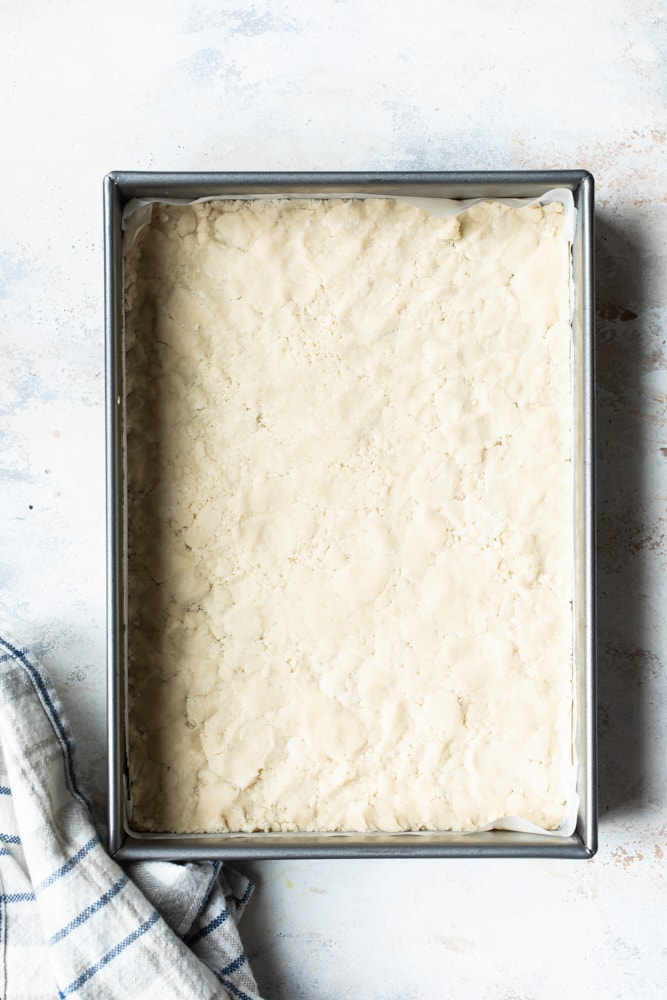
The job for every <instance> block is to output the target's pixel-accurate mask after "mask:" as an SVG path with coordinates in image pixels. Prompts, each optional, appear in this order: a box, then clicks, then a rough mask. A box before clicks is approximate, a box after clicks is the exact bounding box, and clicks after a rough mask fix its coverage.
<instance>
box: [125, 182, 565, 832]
mask: <svg viewBox="0 0 667 1000" xmlns="http://www.w3.org/2000/svg"><path fill="white" fill-rule="evenodd" d="M569 266H570V265H569V246H568V242H567V238H566V236H565V233H564V214H563V210H562V206H561V205H559V204H550V205H545V206H541V205H532V206H529V207H523V208H520V209H518V208H513V207H507V206H504V205H501V204H499V203H480V204H477V205H475V206H473V207H471V208H469V209H468V210H466V211H465V212H463V213H462V214H460V215H458V216H457V217H456V218H452V219H445V218H440V217H438V216H435V215H432V214H429V213H427V212H424V211H422V210H421V209H418V208H416V207H413V206H411V205H408V204H403V203H400V202H396V201H393V200H389V199H367V200H362V199H359V200H354V199H352V200H341V199H332V200H287V199H276V200H271V199H269V200H250V201H227V202H217V203H210V202H209V203H203V204H198V205H193V206H166V205H156V206H154V207H153V214H152V221H151V223H150V225H148V226H146V227H145V228H144V229H143V230H142V231H141V232H140V233H139V235H138V237H137V239H136V240H135V243H134V246H133V248H132V250H131V252H130V253H129V255H128V260H127V268H126V274H127V276H126V345H127V354H126V364H127V394H126V411H127V464H128V482H129V497H128V523H129V629H128V641H129V662H130V666H129V714H130V727H129V732H130V777H131V789H132V801H133V820H132V822H133V825H134V826H135V827H137V828H139V829H145V830H157V831H177V832H190V831H210V832H213V831H226V830H235V831H255V830H267V831H268V830H290V831H291V830H294V831H295V830H303V831H334V830H349V831H365V830H385V831H396V830H417V829H439V830H448V829H455V830H470V829H475V828H480V827H483V826H485V825H486V824H489V823H492V822H493V821H495V820H498V819H499V818H501V817H504V816H519V817H522V818H524V819H526V820H529V821H532V822H533V823H536V824H538V825H539V826H542V827H545V828H555V827H557V826H558V825H559V823H560V822H561V819H562V816H563V812H564V804H565V795H566V791H565V779H566V775H567V773H568V769H569V766H570V764H571V753H572V751H571V724H572V678H571V673H572V670H571V664H572V610H571V601H572V553H573V524H572V492H573V490H572V467H571V411H572V404H571V387H570V339H571V329H570V324H569V303H570V297H569Z"/></svg>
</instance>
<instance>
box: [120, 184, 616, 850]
mask: <svg viewBox="0 0 667 1000" xmlns="http://www.w3.org/2000/svg"><path fill="white" fill-rule="evenodd" d="M556 187H558V188H566V189H568V190H570V191H571V192H572V194H573V197H574V203H575V208H576V219H577V221H576V232H575V240H574V245H573V273H574V286H575V312H574V366H573V368H574V395H575V401H574V405H575V455H574V462H575V498H574V502H575V516H576V526H577V532H576V535H577V538H576V549H577V550H576V554H575V557H576V570H575V621H574V630H575V641H574V663H575V668H574V669H575V685H574V690H575V733H574V744H575V753H576V758H577V769H578V775H577V792H578V797H579V806H578V814H577V821H576V827H575V830H574V832H573V833H572V835H570V836H559V835H557V834H556V835H540V834H528V833H516V832H509V831H501V830H491V831H487V832H479V833H465V834H457V833H450V832H442V833H437V832H435V833H434V832H419V833H404V834H396V833H392V834H381V833H367V834H292V833H289V834H283V833H274V834H263V833H253V834H209V835H191V834H190V835H176V834H161V835H156V834H145V833H139V832H137V831H133V830H132V828H131V825H130V823H129V822H128V809H127V804H128V794H129V792H128V770H127V760H126V750H125V747H126V733H125V725H126V724H125V717H126V709H125V689H126V675H125V670H126V663H125V656H126V653H125V649H126V639H125V607H126V551H125V550H126V528H125V525H126V508H125V492H124V491H125V482H124V459H123V441H124V433H125V429H124V427H123V418H122V413H123V407H122V405H121V400H122V394H123V299H124V296H123V234H122V213H123V208H124V206H125V205H126V204H127V202H128V201H130V200H131V199H132V198H157V199H171V198H179V199H186V200H193V199H196V198H202V197H230V196H233V197H240V198H243V197H244V196H253V195H257V194H266V195H275V196H281V195H301V196H304V197H309V196H313V195H317V196H325V195H333V196H345V195H349V194H352V193H356V194H375V195H378V194H379V195H386V196H396V195H402V196H412V197H417V196H421V197H424V196H427V197H436V198H437V197H441V198H453V199H468V198H536V197H539V196H540V195H542V194H544V193H545V192H546V191H548V190H549V189H551V188H556ZM104 209H105V222H104V224H105V313H106V426H107V438H106V463H107V621H108V624H107V629H108V636H107V667H108V754H109V756H108V760H109V763H108V792H109V801H108V843H109V850H110V852H111V854H112V855H115V856H116V857H117V858H119V859H122V860H131V859H132V860H138V859H141V860H148V859H154V858H164V859H170V860H196V859H204V858H225V859H243V858H247V859H250V858H252V859H257V858H280V859H284V858H324V857H350V858H361V857H460V858H473V857H477V858H481V857H524V858H527V857H542V858H589V857H591V856H592V855H593V854H594V853H595V851H596V850H597V805H596V732H595V717H596V685H595V537H594V532H595V506H594V504H595V472H594V454H595V449H594V287H593V275H594V270H593V227H594V184H593V178H592V176H591V175H590V174H589V173H588V172H587V171H584V170H565V171H561V170H557V171H520V172H472V173H471V172H456V173H439V172H405V173H153V172H150V173H134V172H114V173H110V174H109V175H108V176H107V177H106V178H105V180H104Z"/></svg>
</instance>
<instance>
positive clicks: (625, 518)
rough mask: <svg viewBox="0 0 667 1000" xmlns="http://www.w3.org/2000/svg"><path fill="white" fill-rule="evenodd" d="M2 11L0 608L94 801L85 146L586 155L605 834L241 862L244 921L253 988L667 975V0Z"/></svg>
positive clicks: (89, 236)
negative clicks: (520, 850)
mask: <svg viewBox="0 0 667 1000" xmlns="http://www.w3.org/2000/svg"><path fill="white" fill-rule="evenodd" d="M1 20H2V43H1V47H2V58H1V59H0V93H2V96H3V100H2V102H0V135H1V136H2V142H1V145H0V181H1V184H0V387H1V392H0V435H1V438H0V440H1V449H0V475H1V476H2V479H1V482H0V532H1V534H0V588H1V591H2V592H1V594H0V609H2V610H3V611H4V612H5V614H6V616H7V617H8V619H9V621H10V624H11V625H12V626H13V629H14V631H15V632H16V633H18V634H19V636H20V638H21V639H22V640H23V641H25V642H28V643H31V644H32V646H33V648H34V650H35V652H36V653H38V654H39V655H41V656H42V657H43V659H44V662H45V664H46V666H47V667H48V668H49V669H50V670H51V672H52V674H53V676H54V678H55V680H56V683H57V684H58V687H59V688H60V691H61V693H62V697H63V700H64V702H65V704H66V707H67V709H68V710H69V712H70V715H71V719H72V724H73V727H74V729H75V731H76V733H77V734H78V736H79V741H80V744H81V748H82V752H81V756H82V763H83V768H84V774H85V778H86V782H87V784H88V786H89V788H90V789H91V791H92V793H93V795H94V797H95V799H96V800H97V801H98V802H101V801H102V800H103V797H104V788H103V761H104V743H103V740H104V687H105V685H104V673H103V661H104V629H105V622H104V508H103V503H104V463H103V448H104V427H103V347H102V235H101V234H102V227H101V180H102V177H103V175H104V174H105V173H106V172H107V171H108V170H111V169H120V168H125V169H131V168H144V169H158V168H159V169H267V170H268V169H302V168H303V169H355V168H374V169H391V168H432V169H436V168H437V169H447V168H450V169H452V168H514V167H518V168H521V167H525V168H529V167H530V168H532V167H572V166H581V167H588V168H589V169H591V170H592V171H593V173H594V174H595V176H596V180H597V192H598V208H599V211H598V217H597V227H598V240H597V243H598V281H599V289H598V291H599V294H598V300H599V326H598V385H599V396H598V430H599V447H598V454H599V480H598V482H599V517H598V529H599V549H600V585H599V589H600V598H599V617H600V622H599V647H600V658H599V674H600V753H601V767H600V796H601V801H600V806H601V828H600V839H601V848H600V852H599V854H598V856H597V857H596V858H595V859H594V860H593V861H592V862H590V863H587V864H583V863H565V862H536V861H534V862H531V861H526V862H487V863H472V862H437V861H432V862H427V861H425V862H421V861H420V862H394V861H392V862H373V863H366V864H362V863H360V862H347V863H346V862H333V861H332V862H311V863H300V864H296V863H292V864H289V865H286V864H278V863H271V864H268V863H263V864H256V865H253V866H247V867H248V869H250V868H252V872H253V874H254V875H255V876H256V877H257V880H258V882H259V890H258V892H257V894H256V896H255V899H254V900H253V903H252V905H251V907H250V909H249V912H248V916H247V917H246V922H245V933H246V936H247V938H248V941H249V943H250V950H251V954H254V958H255V963H254V964H255V969H256V972H257V975H258V978H259V980H260V983H261V985H262V987H263V989H264V992H265V994H266V996H267V998H269V1000H298V998H300V997H303V998H308V1000H325V998H326V1000H333V998H338V997H341V996H350V997H361V996H363V997H365V998H369V1000H398V998H399V997H400V998H401V1000H410V998H419V1000H439V998H440V997H442V996H444V995H447V996H448V997H450V998H454V1000H456V998H459V997H460V998H463V997H466V998H470V997H472V998H475V1000H476V998H480V1000H487V998H488V1000H550V998H552V997H554V998H555V997H560V996H561V995H563V993H565V992H567V993H569V995H573V996H586V995H587V996H607V997H611V998H626V997H627V998H635V997H642V998H649V1000H650V998H653V997H661V996H663V995H664V985H663V982H664V979H665V977H666V976H667V952H666V950H665V944H664V930H663V926H664V913H665V906H666V904H667V888H666V887H665V853H667V802H666V801H665V799H666V795H665V791H666V788H667V736H666V734H667V727H666V722H667V678H666V677H665V664H664V657H665V653H664V650H665V649H666V648H667V642H666V639H667V636H666V632H667V611H666V608H667V601H666V597H667V594H666V589H667V588H666V586H665V579H666V574H665V570H666V569H667V566H666V562H667V559H666V548H665V536H666V535H667V527H666V520H667V515H666V513H665V496H666V494H667V430H665V416H666V410H667V371H666V369H667V351H666V350H665V341H666V335H665V333H664V325H665V309H666V307H667V281H666V280H665V279H666V278H667V273H666V271H667V268H666V258H667V246H666V236H665V233H667V227H666V225H665V223H666V221H667V220H666V216H667V200H666V196H665V191H667V183H666V182H667V166H666V164H667V158H666V156H665V153H666V149H665V146H666V137H667V113H666V111H665V108H666V105H667V101H666V98H667V86H666V84H667V34H666V25H667V10H666V8H665V4H664V2H649V0H640V2H637V0H608V2H606V3H603V2H601V0H598V2H593V0H565V2H564V3H562V4H561V5H560V6H558V8H555V7H554V6H553V4H547V3H546V2H545V0H533V2H532V3H523V2H519V3H511V4H510V3H509V2H504V3H491V2H483V3H482V2H479V0H478V2H472V3H470V4H468V5H464V4H454V3H452V2H447V0H445V2H442V0H440V2H436V0H432V2H425V0H421V2H420V0H417V2H413V3H411V4H409V5H406V4H404V3H401V4H399V3H396V2H395V0H385V2H384V3H379V2H365V3H364V2H362V3H352V2H351V0H348V2H345V0H344V2H340V3H334V2H324V3H320V4H317V3H312V2H309V3H306V2H305V0H298V2H293V3H283V4H281V3H274V4H263V3H261V2H257V3H256V4H254V5H245V4H241V3H240V0H237V2H236V4H230V3H225V2H222V3H220V2H213V0H209V2H201V3H188V2H182V3H178V2H172V3H168V4H165V3H157V2H156V0H134V2H133V3H129V2H127V0H125V2H120V3H118V4H116V5H115V6H114V7H109V6H103V5H101V4H95V3H84V2H82V0H72V2H71V3H69V4H67V5H66V4H64V3H49V2H47V0H42V2H30V0H24V2H19V0H5V2H4V3H3V4H2V14H1ZM550 27H551V30H549V28H550Z"/></svg>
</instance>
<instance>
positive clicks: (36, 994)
mask: <svg viewBox="0 0 667 1000" xmlns="http://www.w3.org/2000/svg"><path fill="white" fill-rule="evenodd" d="M251 891H252V885H251V883H250V882H249V881H248V880H247V879H245V878H242V877H241V876H240V875H237V874H236V873H234V872H232V871H229V870H227V869H225V871H224V872H223V870H222V865H221V863H220V862H201V863H198V864H175V863H172V862H160V861H158V862H142V863H135V864H132V865H127V866H126V867H125V869H122V868H120V867H119V865H118V864H116V862H115V861H113V860H112V859H111V858H110V857H109V855H108V854H107V853H106V851H105V850H104V848H103V846H102V843H101V842H100V839H99V837H98V835H97V833H96V831H95V827H94V825H93V821H92V818H91V812H90V808H89V806H88V803H87V801H86V799H85V797H84V796H83V794H82V793H81V791H80V789H79V787H78V784H77V779H76V774H75V770H74V743H73V740H72V736H71V733H70V730H69V727H68V724H67V722H66V721H65V717H64V714H63V711H62V707H61V704H60V701H59V699H58V696H57V694H56V692H55V689H54V687H53V685H52V683H51V681H50V680H49V678H48V676H47V675H46V673H45V672H44V670H43V669H42V667H41V666H40V665H39V664H38V663H37V662H36V661H35V660H34V659H33V658H32V657H31V656H30V655H29V654H28V652H27V650H25V649H22V648H20V647H18V646H17V645H15V644H14V643H12V642H10V641H8V640H7V639H3V638H1V637H0V1000H42V998H44V1000H47V998H48V1000H55V998H56V997H59V998H64V997H73V998H75V1000H87V998H93V997H94V998H95V1000H105V998H109V1000H111V998H116V997H118V998H123V1000H126V998H132V1000H135V998H146V1000H148V998H160V1000H172V998H174V1000H176V998H178V1000H189V998H192V1000H205V998H214V997H215V998H226V997H229V998H234V1000H260V998H259V997H258V995H257V992H256V990H257V987H256V984H255V980H254V978H253V976H252V973H251V971H250V969H249V967H248V963H247V961H246V957H245V954H244V951H243V947H242V945H241V940H240V937H239V933H238V929H237V922H238V920H239V918H240V916H241V914H242V912H243V909H244V907H245V904H246V902H247V901H248V898H249V896H250V893H251Z"/></svg>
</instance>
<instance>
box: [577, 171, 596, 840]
mask: <svg viewBox="0 0 667 1000" xmlns="http://www.w3.org/2000/svg"><path fill="white" fill-rule="evenodd" d="M577 201H578V210H579V213H580V216H581V225H582V240H581V254H582V261H581V267H582V279H583V280H582V282H581V286H582V291H581V309H582V333H583V355H584V357H583V364H584V368H585V370H586V372H587V378H586V381H585V387H584V400H583V404H584V442H583V446H584V467H585V473H586V502H585V509H584V532H585V549H586V552H585V576H586V587H585V594H584V600H585V602H586V603H585V620H586V636H585V651H584V669H585V678H584V683H585V687H586V699H585V706H586V715H585V719H584V720H583V722H584V729H585V732H584V735H583V739H584V755H585V775H584V777H585V782H586V787H585V800H584V803H583V817H582V829H581V836H582V842H583V844H584V846H585V848H586V851H587V856H588V857H592V856H593V855H594V854H595V853H596V852H597V849H598V804H597V773H598V760H597V618H596V615H597V600H596V587H597V572H596V565H597V559H596V484H595V261H594V245H595V244H594V241H595V183H594V179H593V177H592V175H591V174H589V173H587V174H586V176H585V177H584V178H583V179H582V182H581V184H580V187H579V191H578V198H577Z"/></svg>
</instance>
